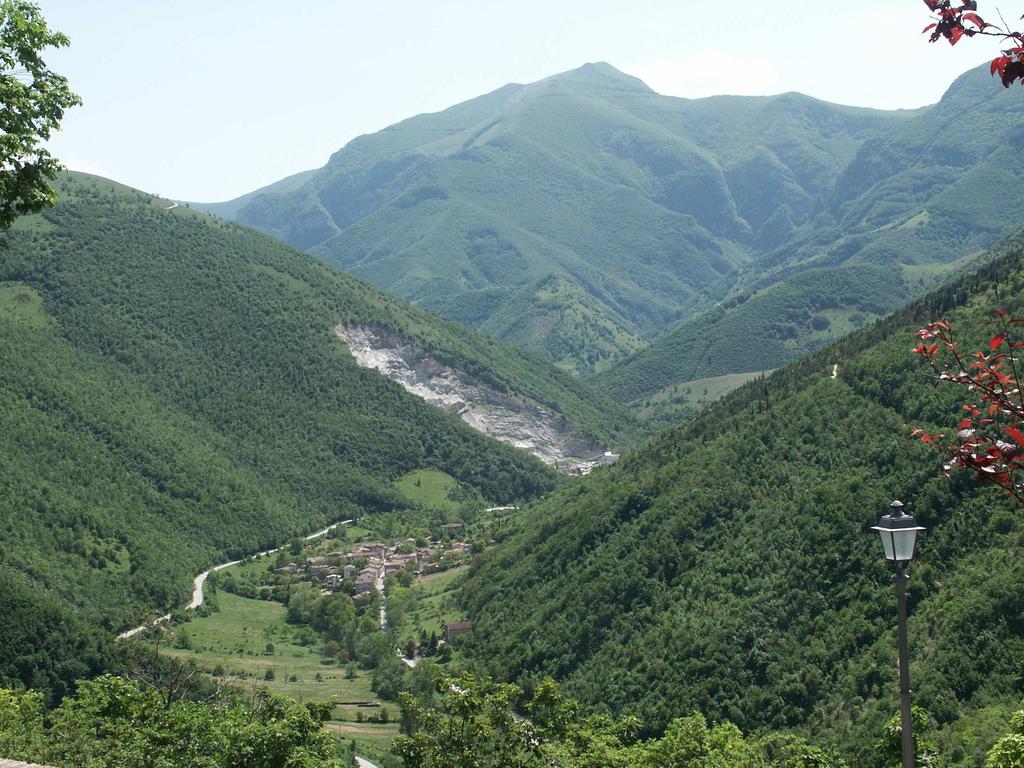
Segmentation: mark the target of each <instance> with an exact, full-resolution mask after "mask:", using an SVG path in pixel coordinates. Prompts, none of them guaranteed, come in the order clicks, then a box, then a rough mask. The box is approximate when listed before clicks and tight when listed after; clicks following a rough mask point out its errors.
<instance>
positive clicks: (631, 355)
mask: <svg viewBox="0 0 1024 768" xmlns="http://www.w3.org/2000/svg"><path fill="white" fill-rule="evenodd" d="M1022 116H1024V107H1022V106H1021V103H1020V100H1019V99H1017V98H1015V94H1013V93H1010V92H1007V91H1005V90H1004V89H1003V88H1002V87H1001V85H1000V84H999V83H998V82H997V81H996V80H993V79H992V78H991V77H989V75H988V73H987V71H984V70H983V69H982V68H979V69H976V70H972V71H970V72H968V73H965V74H964V75H963V76H962V77H960V78H959V79H958V80H957V81H956V82H954V83H953V84H952V85H951V86H950V88H949V90H948V91H947V93H946V94H945V95H944V96H943V98H942V100H941V101H940V102H939V103H938V104H936V105H934V106H931V107H926V108H922V109H917V110H902V111H889V112H886V111H879V110H871V109H859V108H851V107H844V106H839V105H835V104H829V103H827V102H823V101H820V100H817V99H813V98H811V97H808V96H803V95H801V94H797V93H786V94H781V95H778V96H771V97H731V96H719V97H711V98H706V99H696V100H688V99H679V98H673V97H667V96H661V95H659V94H657V93H655V92H654V91H652V90H651V89H650V88H648V87H647V86H646V85H644V84H643V83H642V82H641V81H639V80H637V79H636V78H633V77H630V76H628V75H625V74H623V73H622V72H619V71H618V70H616V69H615V68H613V67H611V66H610V65H608V64H588V65H585V66H583V67H581V68H579V69H576V70H573V71H570V72H566V73H563V74H560V75H556V76H553V77H550V78H547V79H545V80H542V81H539V82H536V83H532V84H528V85H516V84H513V85H507V86H505V87H503V88H500V89H498V90H497V91H494V92H492V93H489V94H486V95H484V96H481V97H479V98H476V99H472V100H470V101H467V102H465V103H462V104H459V105H456V106H454V107H451V108H449V109H446V110H444V111H441V112H438V113H434V114H425V115H419V116H417V117H413V118H410V119H408V120H405V121H403V122H401V123H398V124H396V125H393V126H391V127H389V128H386V129H384V130H382V131H380V132H378V133H375V134H372V135H367V136H361V137H359V138H357V139H355V140H353V141H351V142H349V143H348V144H347V145H346V146H344V147H343V148H342V149H340V150H339V151H338V152H336V153H335V154H334V155H333V156H332V157H331V158H330V160H329V162H328V163H327V164H326V165H325V166H324V167H323V168H320V169H318V170H315V171H309V172H306V173H304V174H300V175H298V176H295V177H291V178H290V179H287V180H284V181H282V182H279V183H278V184H277V185H273V186H271V187H268V188H266V189H264V190H257V191H256V192H253V193H250V194H249V195H246V196H245V197H244V198H239V199H238V200H235V201H231V202H229V203H220V204H213V205H206V206H199V207H201V208H204V209H206V210H209V211H212V212H215V213H217V214H218V215H221V216H224V217H226V218H230V219H232V220H235V221H238V222H240V223H244V224H246V225H249V226H253V227H255V228H257V229H261V230H263V231H265V232H267V233H269V234H272V235H274V236H275V237H278V238H279V239H282V240H284V241H286V242H288V243H290V244H292V245H294V246H296V247H298V248H302V249H305V250H307V251H309V252H310V253H312V254H315V255H317V256H319V257H321V258H323V259H325V260H327V261H329V262H331V263H334V264H337V265H338V266H341V267H342V268H343V269H345V270H348V271H350V272H352V273H353V274H355V275H358V276H360V277H363V278H364V279H367V280H369V281H370V282H372V283H375V284H376V285H378V286H380V287H382V288H384V289H385V290H388V291H390V292H392V293H395V294H397V295H399V296H402V297H404V298H406V299H408V300H410V301H412V302H413V303H414V304H416V305H418V306H421V307H424V308H426V309H429V310H432V311H435V312H438V313H440V314H442V315H443V316H445V317H448V318H451V319H454V320H457V321H459V322H462V323H466V324H469V325H472V326H474V327H476V328H479V329H481V330H483V331H485V332H487V333H489V334H491V335H493V336H494V337H496V338H498V339H503V340H508V341H512V342H514V343H516V344H518V345H520V346H523V347H525V348H527V349H530V350H532V351H534V352H536V353H538V354H540V355H542V356H544V357H546V358H547V359H548V360H551V361H553V362H555V363H557V364H559V365H560V366H562V367H564V368H566V369H568V370H570V371H574V372H576V373H578V374H579V375H581V376H583V377H591V376H593V375H594V374H595V373H596V374H598V375H597V376H596V378H595V379H594V381H595V383H596V384H597V385H598V386H599V387H601V388H603V389H604V390H605V391H607V392H609V393H611V394H613V395H614V396H615V397H616V398H618V399H622V400H625V401H627V402H631V403H633V405H634V407H636V408H638V409H640V408H642V406H643V405H644V403H645V401H648V400H650V399H651V398H652V397H653V398H654V400H655V401H660V400H663V399H665V393H666V390H668V389H670V388H672V387H675V386H678V385H679V384H680V383H684V382H690V381H692V380H694V379H703V378H708V377H718V376H723V375H726V374H738V373H751V372H758V371H762V370H766V369H771V368H775V367H777V366H779V365H780V364H782V363H784V362H786V361H788V360H792V359H795V358H796V357H799V356H800V355H802V354H804V353H806V352H807V351H809V350H813V349H815V348H818V347H820V346H822V345H823V344H826V343H828V341H829V340H830V339H833V338H838V337H839V336H841V335H843V334H844V333H847V332H849V331H850V330H852V329H853V328H855V327H858V326H859V325H862V324H864V323H866V322H867V321H869V320H871V319H873V318H875V317H878V316H881V315H883V314H885V313H887V312H889V311H892V310H894V309H896V308H898V307H899V306H902V305H903V304H904V303H906V302H907V301H908V300H909V299H911V298H913V297H914V296H917V295H920V294H922V293H923V292H924V291H925V290H927V289H928V288H929V287H931V286H933V285H934V284H936V282H937V281H939V280H941V279H943V278H944V277H946V276H948V275H949V274H951V273H954V272H955V271H957V270H958V269H961V268H963V267H964V266H965V265H966V264H968V263H969V262H970V261H971V260H972V259H973V258H976V257H977V255H978V254H979V253H980V252H982V251H983V250H984V249H985V248H986V247H988V246H989V245H991V244H992V243H993V242H994V241H995V240H996V239H998V238H999V237H1000V236H1001V235H1003V234H1005V233H1006V232H1008V231H1009V229H1010V228H1011V226H1012V225H1013V224H1014V223H1017V222H1019V220H1020V217H1019V215H1018V213H1017V212H1018V211H1020V210H1022V203H1024V199H1022V198H1021V194H1022V193H1021V192H1020V191H1019V189H1018V185H1016V184H1013V183H1012V180H1013V179H1015V178H1018V174H1019V171H1020V163H1021V160H1020V157H1021V153H1020V151H1019V149H1020V142H1021V132H1020V130H1019V124H1020V123H1021V117H1022ZM193 205H195V204H193ZM648 405H649V403H648ZM671 415H672V411H671V409H669V416H670V417H671Z"/></svg>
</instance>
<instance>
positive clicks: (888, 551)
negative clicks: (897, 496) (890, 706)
mask: <svg viewBox="0 0 1024 768" xmlns="http://www.w3.org/2000/svg"><path fill="white" fill-rule="evenodd" d="M872 530H875V531H878V533H879V535H880V536H881V538H882V552H883V553H884V554H885V559H886V560H888V561H889V562H890V563H892V564H893V565H895V566H896V575H895V576H893V582H895V584H896V615H897V619H898V627H897V642H898V644H899V661H900V742H901V747H902V752H903V768H914V718H913V713H912V711H911V709H910V651H909V649H908V647H907V645H908V644H907V580H908V579H909V577H908V576H907V571H906V567H907V564H909V563H910V561H911V560H912V559H913V557H914V545H915V544H916V543H917V535H918V534H919V533H920V532H921V531H923V530H924V528H922V527H921V526H919V525H918V524H917V521H915V520H914V518H913V517H911V516H910V515H908V514H906V513H904V511H903V503H902V502H900V501H894V502H892V504H890V505H889V514H887V515H885V516H884V517H882V519H881V520H879V521H878V525H875V526H873V528H872Z"/></svg>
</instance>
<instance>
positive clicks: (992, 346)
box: [988, 335, 1006, 350]
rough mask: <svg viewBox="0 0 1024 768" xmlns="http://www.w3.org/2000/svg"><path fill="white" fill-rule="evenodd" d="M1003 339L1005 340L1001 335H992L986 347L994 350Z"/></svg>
mask: <svg viewBox="0 0 1024 768" xmlns="http://www.w3.org/2000/svg"><path fill="white" fill-rule="evenodd" d="M1004 341H1006V337H1005V336H1003V335H999V336H993V337H992V338H991V339H989V340H988V348H989V349H991V350H996V349H998V348H999V345H1000V344H1002V343H1003V342H1004Z"/></svg>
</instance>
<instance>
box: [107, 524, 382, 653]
mask: <svg viewBox="0 0 1024 768" xmlns="http://www.w3.org/2000/svg"><path fill="white" fill-rule="evenodd" d="M351 522H352V521H351V520H339V521H338V522H336V523H332V524H331V525H328V526H327V527H326V528H324V529H323V530H321V531H317V532H316V533H311V534H309V535H308V536H306V541H312V540H313V539H318V538H320V537H321V536H323V535H324V534H326V533H328V532H330V531H333V530H334V529H335V528H337V527H338V526H339V525H348V524H349V523H351ZM282 549H284V547H275V548H274V549H265V550H263V551H262V552H257V553H256V554H255V555H253V557H254V558H256V557H266V556H267V555H273V554H276V553H278V552H280V551H281V550H282ZM240 562H242V561H241V560H232V561H231V562H228V563H221V564H220V565H215V566H213V568H211V569H210V570H208V571H203V572H202V573H200V574H198V575H197V576H196V577H195V579H193V581H192V599H191V600H190V601H189V604H188V605H186V606H185V608H186V609H188V610H194V609H196V608H198V607H199V606H200V605H202V604H203V586H204V585H205V584H206V579H207V577H209V575H210V574H211V573H213V572H214V571H222V570H224V569H225V568H230V567H231V566H232V565H238V564H239V563H240ZM380 589H381V590H383V589H384V584H383V580H382V581H381V586H380ZM170 620H171V614H169V613H168V614H166V615H164V616H161V617H160V618H158V619H154V620H153V621H151V622H148V623H146V624H141V625H140V626H138V627H135V628H133V629H129V630H127V631H125V632H122V633H121V634H119V635H118V636H117V639H118V640H127V639H128V638H129V637H134V636H135V635H137V634H139V632H142V631H144V630H146V629H149V628H150V627H156V626H159V625H160V624H164V623H166V622H168V621H170ZM381 620H382V621H384V619H383V609H382V619H381Z"/></svg>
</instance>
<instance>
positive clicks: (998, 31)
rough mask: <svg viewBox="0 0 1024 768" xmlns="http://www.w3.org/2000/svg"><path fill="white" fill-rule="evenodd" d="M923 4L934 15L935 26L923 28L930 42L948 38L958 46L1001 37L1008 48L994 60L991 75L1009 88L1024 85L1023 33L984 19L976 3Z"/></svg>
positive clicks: (945, 0)
mask: <svg viewBox="0 0 1024 768" xmlns="http://www.w3.org/2000/svg"><path fill="white" fill-rule="evenodd" d="M924 4H925V5H927V6H928V10H930V11H931V12H932V23H931V24H929V25H928V26H927V27H925V28H924V31H925V32H929V33H931V34H930V35H929V37H928V41H929V42H931V43H934V42H935V41H936V40H940V39H945V40H948V41H949V44H950V45H956V44H957V43H958V42H960V40H961V39H962V38H964V37H974V36H975V35H985V36H987V37H998V38H1000V39H1002V40H1003V41H1004V42H1005V43H1006V46H1007V47H1006V48H1004V49H1003V51H1002V55H1001V56H997V57H996V58H994V59H992V65H991V70H990V71H991V73H992V74H993V75H999V79H1000V80H1002V81H1003V85H1004V86H1005V87H1007V88H1009V87H1010V86H1011V85H1013V84H1014V83H1015V82H1018V81H1019V82H1020V84H1021V85H1024V36H1022V35H1021V33H1020V32H1016V31H1014V30H1011V29H1010V28H1009V26H1008V25H1007V24H1006V23H1005V22H1003V23H1002V25H1001V26H1000V25H999V24H990V23H989V22H987V21H985V20H984V19H982V18H981V16H979V15H978V3H977V2H976V0H956V2H954V0H924ZM1022 18H1024V17H1022ZM1000 21H1002V19H1000Z"/></svg>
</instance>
